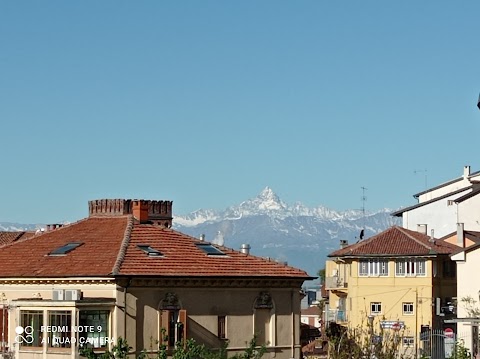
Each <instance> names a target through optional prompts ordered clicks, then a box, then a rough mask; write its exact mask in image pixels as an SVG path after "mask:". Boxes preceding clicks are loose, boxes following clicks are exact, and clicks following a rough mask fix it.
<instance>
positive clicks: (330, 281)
mask: <svg viewBox="0 0 480 359" xmlns="http://www.w3.org/2000/svg"><path fill="white" fill-rule="evenodd" d="M345 288H347V282H346V280H345V278H343V277H326V278H325V289H326V290H332V289H345Z"/></svg>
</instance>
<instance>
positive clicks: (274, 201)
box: [244, 186, 287, 211]
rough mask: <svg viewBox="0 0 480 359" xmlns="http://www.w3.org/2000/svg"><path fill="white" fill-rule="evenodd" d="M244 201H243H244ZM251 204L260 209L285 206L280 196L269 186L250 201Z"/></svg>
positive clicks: (284, 207) (282, 207) (276, 208)
mask: <svg viewBox="0 0 480 359" xmlns="http://www.w3.org/2000/svg"><path fill="white" fill-rule="evenodd" d="M244 203H245V202H244ZM251 203H252V204H254V205H257V206H258V209H260V210H267V211H268V210H284V209H286V208H287V206H286V205H285V203H283V202H282V201H281V200H280V198H279V197H278V196H277V194H276V193H275V192H273V190H272V189H271V188H270V187H268V186H267V187H265V188H264V190H263V191H262V192H260V194H259V195H258V196H257V197H256V198H255V199H254V200H253V201H251Z"/></svg>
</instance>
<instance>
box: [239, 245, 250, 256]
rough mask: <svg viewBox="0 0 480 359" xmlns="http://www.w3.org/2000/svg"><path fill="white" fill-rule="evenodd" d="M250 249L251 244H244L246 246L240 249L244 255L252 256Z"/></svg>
mask: <svg viewBox="0 0 480 359" xmlns="http://www.w3.org/2000/svg"><path fill="white" fill-rule="evenodd" d="M250 248H251V247H250V244H247V243H244V244H242V247H241V248H240V251H241V252H242V253H243V254H246V255H249V254H250Z"/></svg>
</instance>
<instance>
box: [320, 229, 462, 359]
mask: <svg viewBox="0 0 480 359" xmlns="http://www.w3.org/2000/svg"><path fill="white" fill-rule="evenodd" d="M457 249H458V247H456V246H455V245H452V244H450V243H446V242H443V241H439V240H436V239H434V238H432V237H430V236H426V235H424V234H422V233H418V232H415V231H411V230H408V229H404V228H401V227H396V226H395V227H391V228H389V229H387V230H386V231H384V232H382V233H380V234H378V235H376V236H373V237H371V238H369V239H366V240H363V241H360V242H357V243H355V244H352V245H346V244H344V246H343V248H341V249H339V250H337V251H335V252H333V253H331V254H329V256H328V260H327V263H326V275H327V277H326V282H325V283H326V289H327V291H328V292H329V307H328V309H327V314H328V315H327V320H328V321H333V322H336V323H339V324H342V325H344V326H347V327H349V328H350V329H356V328H359V329H363V330H365V329H366V328H367V327H368V326H369V325H372V328H373V329H374V330H375V332H380V331H382V330H387V331H389V330H399V329H401V330H402V335H403V338H402V341H403V342H402V345H403V346H404V349H405V351H406V352H407V351H409V352H410V353H415V352H416V351H417V352H418V349H419V346H420V344H421V343H419V339H418V338H419V335H420V333H421V332H422V331H424V330H426V328H429V329H432V328H444V324H443V320H442V318H444V317H445V316H447V317H450V316H453V315H454V310H452V311H448V306H449V304H448V303H451V302H452V301H453V298H454V297H456V276H455V263H454V262H453V261H451V259H450V257H449V254H451V253H453V252H454V251H456V250H457Z"/></svg>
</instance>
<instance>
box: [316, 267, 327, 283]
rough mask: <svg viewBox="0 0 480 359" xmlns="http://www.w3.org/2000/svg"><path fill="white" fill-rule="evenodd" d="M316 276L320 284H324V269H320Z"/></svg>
mask: <svg viewBox="0 0 480 359" xmlns="http://www.w3.org/2000/svg"><path fill="white" fill-rule="evenodd" d="M317 275H318V277H319V278H320V282H321V283H325V268H322V269H320V270H319V271H318V273H317Z"/></svg>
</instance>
